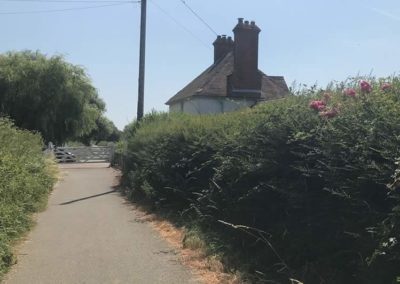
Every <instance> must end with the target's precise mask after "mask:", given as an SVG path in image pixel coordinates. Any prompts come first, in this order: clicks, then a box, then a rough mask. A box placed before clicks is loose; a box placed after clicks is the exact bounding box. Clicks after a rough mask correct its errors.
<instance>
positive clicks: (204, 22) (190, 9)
mask: <svg viewBox="0 0 400 284" xmlns="http://www.w3.org/2000/svg"><path fill="white" fill-rule="evenodd" d="M180 1H181V2H182V4H183V5H185V7H186V8H187V9H188V10H189V11H190V12H192V14H193V15H195V16H196V18H197V19H199V20H200V21H201V22H202V23H203V24H204V25H205V26H206V27H207V28H208V29H209V30H210V31H211V32H212V33H213V34H215V35H218V34H217V32H216V31H215V30H214V29H213V28H212V27H211V26H210V25H209V24H208V23H207V22H206V21H205V20H204V19H203V18H202V17H200V15H199V14H197V13H196V12H195V11H194V10H193V9H192V8H191V7H190V6H189V5H188V4H187V3H186V1H185V0H180Z"/></svg>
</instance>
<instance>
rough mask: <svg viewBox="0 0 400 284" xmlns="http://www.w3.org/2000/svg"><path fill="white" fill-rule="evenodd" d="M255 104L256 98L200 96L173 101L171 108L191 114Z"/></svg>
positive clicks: (224, 110) (228, 109) (216, 111)
mask: <svg viewBox="0 0 400 284" xmlns="http://www.w3.org/2000/svg"><path fill="white" fill-rule="evenodd" d="M254 104H255V101H254V100H246V99H228V98H207V97H198V98H191V99H188V100H185V101H180V102H176V103H173V104H171V105H170V107H169V110H170V111H171V112H181V111H183V112H185V113H190V114H215V113H221V112H230V111H235V110H238V109H241V108H244V107H249V106H252V105H254Z"/></svg>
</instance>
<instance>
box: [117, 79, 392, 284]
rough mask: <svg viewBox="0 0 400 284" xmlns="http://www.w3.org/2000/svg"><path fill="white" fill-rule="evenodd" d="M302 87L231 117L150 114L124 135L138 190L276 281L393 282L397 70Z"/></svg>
mask: <svg viewBox="0 0 400 284" xmlns="http://www.w3.org/2000/svg"><path fill="white" fill-rule="evenodd" d="M349 90H352V91H351V92H350V91H349ZM301 93H302V94H301V95H298V96H291V97H288V98H286V99H283V100H278V101H272V102H268V103H265V104H262V105H259V106H257V107H255V108H254V109H251V110H245V111H241V112H235V113H229V114H221V115H213V116H190V115H184V114H170V115H167V114H159V115H158V117H157V115H154V114H153V115H152V119H149V120H148V121H146V120H145V121H144V122H142V123H140V124H139V125H137V127H135V128H134V131H132V133H131V135H129V134H128V135H126V137H128V139H127V164H126V167H125V169H124V179H123V180H124V182H125V184H126V185H129V186H130V190H129V194H130V196H132V197H133V198H146V199H147V200H150V201H151V202H152V204H153V205H154V206H155V207H157V208H158V207H161V208H164V209H165V208H169V210H171V211H172V212H176V214H177V215H179V216H183V217H184V219H185V220H191V221H193V220H194V221H195V222H196V223H198V224H200V227H201V228H203V230H204V231H211V232H213V234H215V233H217V235H218V239H219V242H220V244H221V245H222V247H224V250H225V251H227V250H228V251H229V250H230V251H231V254H232V252H233V251H235V254H237V253H239V259H240V261H241V262H242V263H246V264H248V267H249V269H250V270H251V271H253V272H255V271H258V272H261V273H262V274H264V275H268V277H269V279H271V278H273V279H274V280H276V281H282V282H288V279H289V278H295V279H299V280H301V281H304V282H306V283H322V282H323V283H350V282H356V283H391V282H393V281H394V280H395V277H396V276H398V275H397V274H398V271H397V270H398V267H400V252H399V244H398V241H399V239H398V238H399V237H398V235H399V215H400V214H399V211H400V210H399V198H398V197H397V196H396V194H397V193H396V191H397V187H396V186H397V185H398V184H400V183H399V182H397V180H398V179H399V177H398V176H399V174H398V173H399V172H400V171H397V172H395V171H396V159H397V158H399V156H400V147H399V146H398V145H399V137H400V78H397V77H394V78H386V79H374V78H369V79H368V81H367V80H365V81H360V80H359V78H354V79H353V80H349V81H348V82H345V83H340V84H337V85H333V84H332V85H331V86H330V87H329V88H328V89H326V90H320V89H317V88H312V89H310V90H304V91H303V92H301ZM393 178H394V180H393ZM389 183H390V184H391V185H392V189H390V188H388V186H387V184H389ZM221 220H222V221H223V222H219V221H221ZM226 224H234V225H235V224H240V225H243V226H226ZM235 229H236V230H235ZM255 237H256V238H255ZM396 273H397V274H396Z"/></svg>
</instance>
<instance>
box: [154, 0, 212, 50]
mask: <svg viewBox="0 0 400 284" xmlns="http://www.w3.org/2000/svg"><path fill="white" fill-rule="evenodd" d="M150 2H151V4H153V5H154V6H155V7H156V8H157V9H159V10H160V11H161V12H162V13H163V14H164V15H166V16H167V17H168V18H170V19H171V20H172V21H173V22H174V23H175V24H177V25H178V26H180V27H181V28H182V29H183V30H185V31H186V32H187V33H188V34H190V35H191V36H192V37H194V38H195V39H197V40H198V41H199V42H201V44H202V45H204V46H205V47H207V48H210V46H209V45H208V44H206V43H205V42H204V41H203V40H202V39H201V38H199V37H198V36H197V35H195V34H194V33H193V32H192V31H191V30H189V29H188V28H187V27H186V26H185V25H184V24H182V23H181V22H179V21H178V20H177V19H176V18H175V17H173V16H172V15H171V14H170V13H168V12H167V11H166V10H165V9H163V8H162V7H161V6H160V5H158V4H157V3H156V2H154V1H153V0H150Z"/></svg>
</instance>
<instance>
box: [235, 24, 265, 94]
mask: <svg viewBox="0 0 400 284" xmlns="http://www.w3.org/2000/svg"><path fill="white" fill-rule="evenodd" d="M260 31H261V30H260V28H259V27H258V26H257V25H256V24H255V22H254V21H252V22H250V23H249V21H244V22H243V18H239V19H238V23H237V25H236V26H235V28H234V29H233V33H234V35H235V39H234V40H235V44H234V71H233V74H232V76H231V78H230V84H231V91H232V95H243V96H252V97H258V96H260V95H261V77H262V76H261V74H260V72H259V71H258V35H259V33H260Z"/></svg>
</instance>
